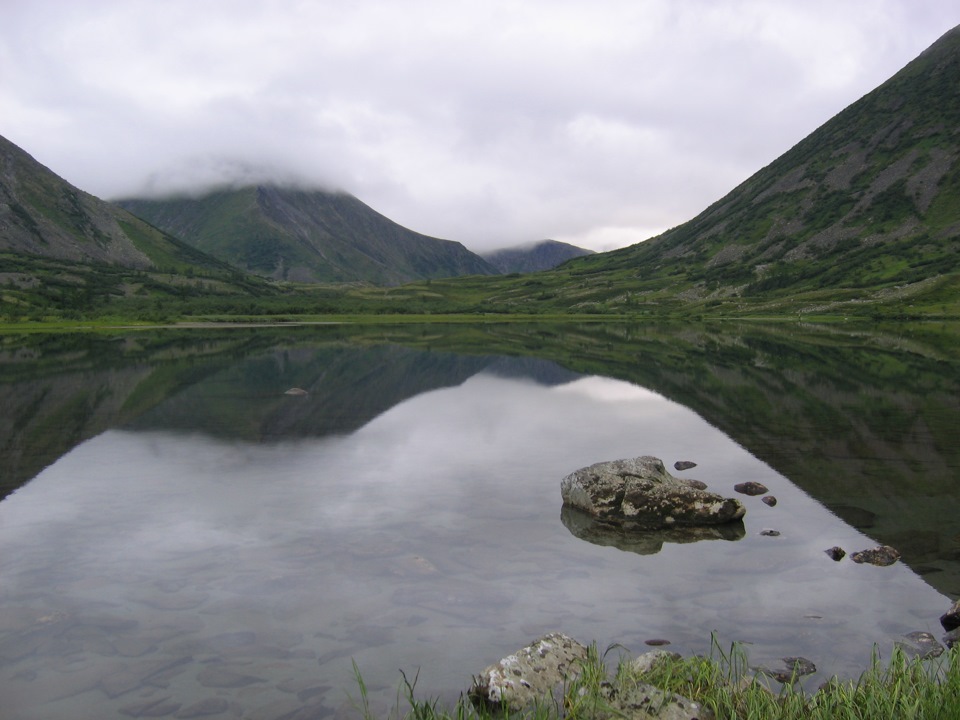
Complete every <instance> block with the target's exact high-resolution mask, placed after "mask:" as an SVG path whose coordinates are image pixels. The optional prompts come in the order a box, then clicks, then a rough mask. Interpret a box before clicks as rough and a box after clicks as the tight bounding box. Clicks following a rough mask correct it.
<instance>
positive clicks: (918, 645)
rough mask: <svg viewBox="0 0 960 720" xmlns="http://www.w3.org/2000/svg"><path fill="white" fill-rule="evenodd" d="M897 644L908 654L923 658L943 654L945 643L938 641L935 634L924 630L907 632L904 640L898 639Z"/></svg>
mask: <svg viewBox="0 0 960 720" xmlns="http://www.w3.org/2000/svg"><path fill="white" fill-rule="evenodd" d="M896 644H897V647H899V648H900V649H901V650H903V651H904V652H905V653H906V654H907V655H909V656H911V657H919V658H920V659H921V660H927V659H928V658H935V657H940V656H941V655H943V645H941V644H940V643H938V642H937V639H936V638H935V637H934V636H933V635H931V634H930V633H928V632H923V631H922V630H917V631H915V632H911V633H907V634H906V635H904V636H903V640H898V641H897V643H896Z"/></svg>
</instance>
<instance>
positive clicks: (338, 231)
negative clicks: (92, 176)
mask: <svg viewBox="0 0 960 720" xmlns="http://www.w3.org/2000/svg"><path fill="white" fill-rule="evenodd" d="M117 204H118V205H120V206H121V207H123V208H125V209H127V210H129V211H130V212H132V213H134V214H135V215H138V216H139V217H141V218H143V219H144V220H146V221H147V222H149V223H151V224H152V225H155V226H157V227H158V228H161V229H163V230H165V231H166V232H169V233H170V234H172V235H176V236H177V237H179V238H181V239H182V240H184V241H185V242H187V243H189V244H191V245H193V246H194V247H196V248H198V249H200V250H203V251H204V252H207V253H210V254H211V255H213V256H215V257H218V258H220V259H221V260H225V261H226V262H229V263H230V264H231V265H234V266H235V267H238V268H240V269H242V270H245V271H247V272H250V273H254V274H257V275H261V276H264V277H269V278H273V279H274V280H290V281H296V282H323V283H343V282H358V281H362V282H369V283H373V284H375V285H399V284H401V283H404V282H410V281H412V280H426V279H431V278H441V277H454V276H458V275H496V274H497V273H498V271H497V269H496V268H494V267H493V266H492V265H490V264H489V263H487V262H486V261H485V260H483V259H482V258H481V257H480V256H478V255H476V254H475V253H472V252H471V251H469V250H467V248H465V247H464V246H463V245H461V244H460V243H458V242H453V241H451V240H440V239H438V238H434V237H429V236H427V235H421V234H420V233H416V232H413V231H412V230H408V229H407V228H405V227H402V226H401V225H398V224H397V223H395V222H393V221H392V220H390V219H388V218H386V217H384V216H383V215H381V214H380V213H378V212H376V211H375V210H373V209H372V208H370V207H368V206H367V205H365V204H364V203H362V202H361V201H360V200H358V199H357V198H355V197H353V196H352V195H348V194H347V193H341V192H327V191H323V190H302V189H296V188H287V187H277V186H274V185H258V186H251V187H242V188H230V189H224V190H217V191H213V192H210V193H207V194H205V195H203V196H200V197H196V198H191V197H180V198H168V199H159V200H146V199H125V200H119V201H117Z"/></svg>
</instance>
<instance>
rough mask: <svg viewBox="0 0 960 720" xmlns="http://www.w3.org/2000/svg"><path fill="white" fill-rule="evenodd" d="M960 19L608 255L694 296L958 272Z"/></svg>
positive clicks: (886, 283)
mask: <svg viewBox="0 0 960 720" xmlns="http://www.w3.org/2000/svg"><path fill="white" fill-rule="evenodd" d="M958 87H960V29H954V30H952V31H950V32H949V33H947V34H946V35H945V36H944V37H943V38H941V39H940V40H939V41H938V42H937V43H935V44H934V45H933V46H932V47H931V48H930V49H928V50H927V51H926V52H924V53H923V54H922V55H920V56H919V57H918V58H917V59H916V60H914V61H913V62H911V63H910V64H909V65H908V66H907V67H906V68H904V69H903V70H902V71H901V72H899V73H897V75H895V76H894V77H893V78H891V79H890V80H889V81H887V82H886V83H884V84H883V85H881V86H880V87H879V88H877V89H876V90H874V91H873V92H871V93H870V94H868V95H867V96H865V97H864V98H862V99H861V100H859V101H858V102H856V103H854V104H853V105H851V106H850V107H848V108H847V109H846V110H844V111H843V112H841V113H840V114H838V115H837V116H836V117H834V118H833V119H831V120H830V121H829V122H827V123H826V124H825V125H823V126H822V127H821V128H819V129H818V130H816V131H815V132H814V133H812V134H811V135H809V136H808V137H807V138H806V139H804V140H803V141H802V142H800V143H798V144H797V145H796V146H795V147H794V148H792V149H791V150H790V151H789V152H787V153H786V154H784V155H783V156H781V157H780V158H779V159H777V160H776V161H775V162H773V163H771V164H770V165H769V166H767V167H766V168H763V169H762V170H761V171H760V172H758V173H756V174H755V175H754V176H753V177H751V178H749V179H748V180H747V181H746V182H744V183H743V184H742V185H740V186H739V187H737V188H735V189H734V190H733V191H732V192H731V193H730V194H729V195H727V196H726V197H724V198H723V199H721V200H720V201H719V202H717V203H715V204H714V205H712V206H711V207H709V208H707V209H706V210H705V211H704V212H703V213H701V214H700V215H698V216H697V217H695V218H694V219H693V220H691V221H690V222H688V223H685V224H684V225H681V226H679V227H677V228H675V229H673V230H671V231H669V232H667V233H664V234H663V235H662V236H660V237H658V238H655V239H654V240H651V241H649V242H647V243H643V244H641V245H635V246H633V247H631V248H628V249H627V250H624V251H621V252H617V253H613V254H611V256H610V257H608V258H606V259H605V262H606V263H607V267H608V268H609V269H611V270H612V269H614V268H617V267H623V266H624V265H630V266H633V267H638V268H640V269H641V270H642V274H641V276H640V277H641V279H643V280H650V279H661V280H662V279H665V278H669V277H671V276H672V275H674V274H675V273H677V271H678V270H680V271H682V276H683V279H684V280H685V281H686V282H687V283H689V284H690V286H691V288H692V289H693V291H694V293H696V294H698V295H700V296H708V295H711V294H715V295H719V296H723V295H727V294H737V295H743V296H757V295H761V294H771V293H773V294H776V293H781V294H785V293H795V292H797V291H798V290H799V291H811V290H818V289H841V288H842V289H874V288H881V287H890V286H894V285H903V284H908V283H916V282H919V281H924V280H929V279H931V278H934V277H936V276H938V275H943V274H945V273H951V272H955V271H957V270H958V269H960V242H958V235H960V164H958V158H960V94H958V92H957V88H958Z"/></svg>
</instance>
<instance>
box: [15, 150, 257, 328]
mask: <svg viewBox="0 0 960 720" xmlns="http://www.w3.org/2000/svg"><path fill="white" fill-rule="evenodd" d="M188 278H189V279H188ZM0 282H2V283H3V285H4V289H3V292H2V293H0V316H5V317H8V318H17V317H21V316H23V315H28V314H33V315H35V316H37V317H40V316H42V315H43V314H44V313H54V314H58V315H62V314H63V313H65V312H67V313H70V314H76V313H77V312H81V311H89V310H92V309H94V307H97V306H99V307H102V306H104V305H106V304H108V303H110V302H112V301H114V300H116V299H118V298H123V297H127V296H132V295H138V296H139V297H141V298H142V297H147V296H152V295H157V296H170V297H183V296H184V295H185V294H190V293H192V292H193V291H194V290H196V289H197V283H205V285H204V292H208V293H214V294H241V293H242V294H246V293H249V292H254V293H259V292H262V291H264V290H265V289H266V286H265V285H264V283H262V282H249V281H247V280H246V279H245V278H243V277H241V276H240V275H239V273H237V272H236V271H235V270H234V269H232V268H231V267H229V266H228V265H227V264H226V263H224V262H221V261H219V260H216V259H215V258H213V257H211V256H209V255H206V254H205V253H202V252H200V251H198V250H196V249H195V248H192V247H190V246H189V245H187V244H185V243H183V242H181V241H180V240H177V239H176V238H174V237H171V236H170V235H168V234H166V233H164V232H162V231H160V230H158V229H157V228H155V227H152V226H150V225H149V224H147V223H145V222H144V221H143V220H141V219H140V218H137V217H135V216H133V215H131V214H130V213H128V212H127V211H125V210H123V209H121V208H118V207H116V206H114V205H111V204H110V203H107V202H104V201H103V200H100V199H99V198H96V197H94V196H93V195H90V194H88V193H85V192H83V191H82V190H79V189H78V188H76V187H74V186H73V185H71V184H70V183H68V182H67V181H66V180H64V179H63V178H61V177H59V176H58V175H56V174H55V173H54V172H53V171H51V170H50V169H49V168H47V167H45V166H44V165H41V164H40V163H39V162H37V161H36V160H35V159H34V158H33V157H31V156H30V155H29V154H27V153H26V152H25V151H23V150H22V149H21V148H19V147H17V146H16V145H15V144H13V143H11V142H10V141H9V140H7V139H5V138H3V137H0Z"/></svg>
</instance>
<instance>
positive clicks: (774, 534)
mask: <svg viewBox="0 0 960 720" xmlns="http://www.w3.org/2000/svg"><path fill="white" fill-rule="evenodd" d="M760 534H761V535H763V536H765V537H780V531H779V530H771V529H770V528H767V529H765V530H761V531H760Z"/></svg>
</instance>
